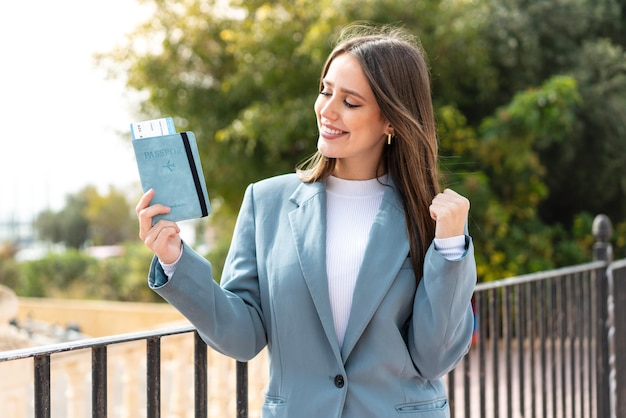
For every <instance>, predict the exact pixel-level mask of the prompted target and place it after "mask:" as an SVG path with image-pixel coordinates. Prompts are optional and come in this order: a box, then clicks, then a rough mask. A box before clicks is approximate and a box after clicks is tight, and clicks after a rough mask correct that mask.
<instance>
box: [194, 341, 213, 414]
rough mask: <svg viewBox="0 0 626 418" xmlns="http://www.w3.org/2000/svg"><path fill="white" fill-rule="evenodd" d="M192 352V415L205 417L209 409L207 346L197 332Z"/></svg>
mask: <svg viewBox="0 0 626 418" xmlns="http://www.w3.org/2000/svg"><path fill="white" fill-rule="evenodd" d="M193 353H194V354H193V359H194V366H193V380H194V391H195V392H194V395H195V396H194V417H195V418H206V417H207V415H208V411H209V403H208V396H209V394H208V389H207V388H208V372H207V370H208V356H207V346H206V343H205V342H204V341H203V340H202V338H201V337H200V334H198V333H197V332H194V339H193Z"/></svg>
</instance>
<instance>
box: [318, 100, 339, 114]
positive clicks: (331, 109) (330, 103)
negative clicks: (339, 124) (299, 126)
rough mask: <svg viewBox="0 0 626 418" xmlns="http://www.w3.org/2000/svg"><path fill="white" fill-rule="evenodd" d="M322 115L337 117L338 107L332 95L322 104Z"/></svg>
mask: <svg viewBox="0 0 626 418" xmlns="http://www.w3.org/2000/svg"><path fill="white" fill-rule="evenodd" d="M320 115H322V116H323V117H324V118H326V119H331V120H332V119H336V118H337V108H336V105H335V101H334V100H333V98H332V97H329V98H328V100H326V102H325V103H324V104H323V105H322V108H321V109H320Z"/></svg>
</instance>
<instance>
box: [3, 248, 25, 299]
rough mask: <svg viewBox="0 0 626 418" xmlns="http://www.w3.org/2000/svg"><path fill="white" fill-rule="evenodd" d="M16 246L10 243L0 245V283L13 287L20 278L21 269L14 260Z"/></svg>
mask: <svg viewBox="0 0 626 418" xmlns="http://www.w3.org/2000/svg"><path fill="white" fill-rule="evenodd" d="M16 253H17V248H16V247H14V246H12V245H10V244H6V243H5V244H2V245H1V246H0V285H4V286H6V287H8V288H10V289H15V288H16V286H17V285H18V284H19V283H20V281H21V280H22V271H21V269H20V267H19V265H18V263H17V262H16V261H15V258H14V257H15V254H16Z"/></svg>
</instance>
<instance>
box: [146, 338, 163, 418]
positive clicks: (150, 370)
mask: <svg viewBox="0 0 626 418" xmlns="http://www.w3.org/2000/svg"><path fill="white" fill-rule="evenodd" d="M146 399H147V405H146V407H147V413H148V417H150V418H159V417H160V416H161V339H160V337H150V338H148V339H147V340H146Z"/></svg>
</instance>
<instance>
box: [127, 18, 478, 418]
mask: <svg viewBox="0 0 626 418" xmlns="http://www.w3.org/2000/svg"><path fill="white" fill-rule="evenodd" d="M364 30H365V28H363V27H358V26H355V27H351V28H349V30H346V31H345V33H344V35H345V36H344V38H343V41H342V42H341V43H339V44H338V46H337V47H336V48H335V49H334V50H333V52H332V53H331V54H330V56H329V57H328V60H327V62H326V64H325V66H324V68H323V70H322V78H321V82H320V94H319V96H318V98H317V100H316V102H315V106H314V108H315V114H316V116H317V123H318V129H319V139H318V144H317V148H318V150H317V153H316V154H315V155H314V156H313V157H312V158H311V159H310V160H309V161H308V162H307V163H306V165H304V166H303V167H301V168H300V169H299V170H298V171H297V172H296V173H292V174H287V175H282V176H277V177H274V178H270V179H266V180H263V181H260V182H258V183H255V184H251V185H250V186H249V187H248V188H247V190H246V192H245V195H244V199H243V203H242V206H241V209H240V213H239V217H238V220H237V224H236V226H235V231H234V234H233V240H232V243H231V247H230V251H229V253H228V256H227V259H226V263H225V267H224V271H223V275H222V278H221V286H220V285H218V284H216V282H215V281H214V280H213V276H212V272H211V265H210V263H209V262H208V261H206V260H205V259H204V258H203V257H201V256H200V255H199V254H197V253H196V252H194V251H193V250H192V249H191V248H190V247H189V246H188V245H187V244H186V243H184V242H182V240H181V238H180V235H179V229H178V226H177V225H176V224H175V223H172V222H168V221H159V222H158V223H157V224H156V225H154V227H153V226H151V220H152V217H153V216H155V215H157V214H160V213H167V212H168V210H169V208H167V207H163V206H161V205H152V206H150V199H151V198H152V195H153V192H152V191H148V192H147V193H146V194H145V195H144V196H143V197H142V198H141V200H140V201H139V203H138V205H137V215H138V218H139V223H140V237H141V238H142V239H143V240H144V242H145V244H146V245H147V246H148V247H149V248H150V249H151V250H152V251H153V252H154V253H155V255H156V256H155V259H154V260H153V263H152V265H151V268H150V273H149V284H150V286H151V287H152V288H153V289H154V290H155V291H156V292H157V293H158V294H160V295H161V296H162V297H163V298H164V299H165V300H167V301H168V302H169V303H171V304H172V305H173V306H175V307H176V308H177V309H178V310H180V311H181V312H182V313H183V314H184V315H185V316H186V317H187V318H188V319H189V320H190V321H191V322H192V323H193V324H194V325H195V326H196V327H197V329H198V331H199V333H200V335H201V336H202V337H203V339H204V340H205V341H206V342H207V344H208V345H210V346H211V347H213V348H214V349H216V350H218V351H220V352H222V353H224V354H226V355H228V356H231V357H233V358H236V359H238V360H241V361H247V360H249V359H252V358H253V357H254V356H255V355H256V354H258V353H259V352H260V351H261V350H262V349H263V348H264V347H267V349H268V355H269V361H270V366H269V367H270V378H269V383H268V387H267V391H266V397H265V403H264V405H263V411H262V416H263V417H292V418H306V417H311V418H319V417H324V418H330V417H342V418H364V417H375V418H384V417H396V416H402V417H407V418H408V417H423V418H424V417H447V416H449V407H448V404H447V397H446V393H445V388H444V385H443V383H442V380H441V378H442V376H444V375H445V374H446V373H447V372H448V371H450V370H451V369H452V368H454V366H455V365H456V364H457V363H458V362H459V360H460V359H461V358H462V357H463V356H464V355H465V354H466V353H467V351H468V349H469V346H470V341H471V336H472V328H473V315H472V310H471V305H470V299H471V296H472V293H473V289H474V285H475V282H476V267H475V262H474V257H473V246H472V241H471V238H470V237H469V236H468V235H467V233H466V221H467V216H468V212H469V201H468V200H467V199H466V198H464V197H462V196H460V195H459V194H457V193H455V192H454V191H452V190H449V189H446V190H444V191H443V192H439V187H438V177H437V139H436V134H435V122H434V116H433V108H432V103H431V97H430V79H429V74H428V68H427V65H426V62H425V58H424V55H423V53H422V51H421V49H420V48H419V46H418V45H417V43H416V41H414V40H413V39H412V38H411V37H410V36H409V34H407V33H405V32H403V31H402V30H400V29H394V28H390V29H389V28H387V29H385V28H382V29H380V30H379V31H375V30H374V29H368V30H370V32H369V33H364Z"/></svg>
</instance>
